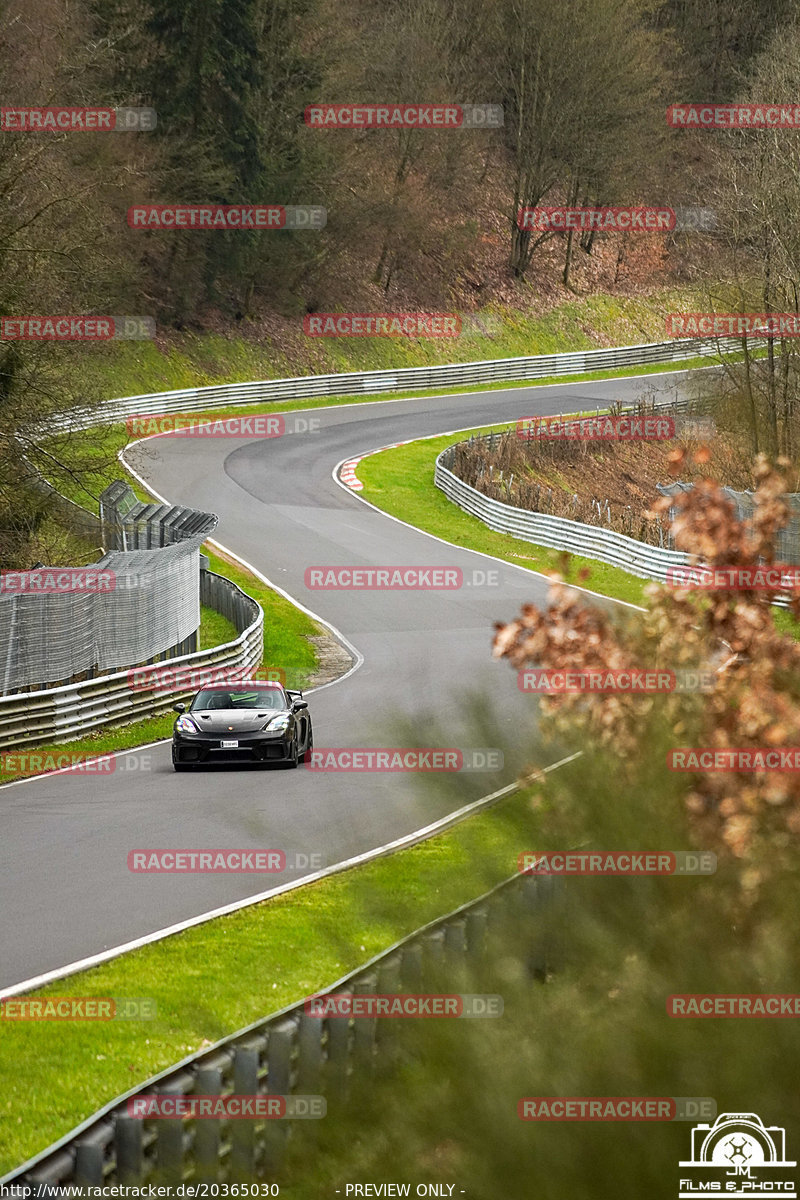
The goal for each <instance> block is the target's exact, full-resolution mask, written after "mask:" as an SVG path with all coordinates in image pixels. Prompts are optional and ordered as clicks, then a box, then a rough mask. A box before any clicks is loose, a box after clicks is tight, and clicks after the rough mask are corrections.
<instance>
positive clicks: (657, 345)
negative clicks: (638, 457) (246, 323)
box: [46, 338, 742, 434]
mask: <svg viewBox="0 0 800 1200" xmlns="http://www.w3.org/2000/svg"><path fill="white" fill-rule="evenodd" d="M741 346H742V343H741V340H740V339H738V338H719V339H718V340H713V339H706V338H676V339H673V340H672V341H670V342H645V343H643V344H642V345H639V346H615V347H611V348H610V349H607V350H582V351H580V352H577V353H565V354H538V355H532V356H525V357H522V358H498V359H490V360H487V361H481V362H469V363H446V364H442V365H439V366H430V367H401V368H399V369H398V370H396V371H392V370H388V371H351V372H346V373H344V374H340V375H299V376H295V377H293V378H291V379H263V380H259V381H257V382H254V383H226V384H221V385H214V386H211V387H202V388H186V389H185V390H181V391H174V392H150V393H147V394H145V395H141V396H123V397H120V398H119V399H117V400H109V401H108V402H107V403H105V404H102V405H100V406H99V407H97V408H94V409H86V410H80V409H78V410H75V411H73V412H71V413H65V414H64V415H63V416H62V417H60V418H58V419H54V420H53V421H51V422H50V423H49V426H48V430H47V431H46V433H47V434H52V433H53V432H57V431H60V430H67V429H88V428H89V427H90V426H92V425H103V424H113V423H114V422H119V421H122V420H124V419H125V417H129V416H135V415H138V414H142V415H145V414H148V413H149V414H157V413H177V412H202V411H203V410H205V409H209V410H213V409H219V408H229V407H232V406H238V405H244V404H263V403H266V402H269V401H278V400H308V399H312V398H314V397H316V396H322V397H324V396H348V395H370V394H371V393H373V392H385V391H404V390H405V389H412V390H413V389H414V388H440V387H441V388H447V387H461V386H464V385H465V384H472V383H476V384H477V383H498V382H502V381H503V380H508V381H509V382H514V381H516V380H524V379H544V378H547V377H549V376H551V375H552V376H560V375H581V374H584V373H585V372H587V371H609V370H614V369H615V368H618V367H637V366H646V365H647V364H648V363H667V362H680V361H681V360H682V359H687V358H698V357H703V358H706V357H714V356H715V355H717V354H718V353H719V351H720V350H721V351H723V352H726V351H727V352H732V351H736V350H740V349H741Z"/></svg>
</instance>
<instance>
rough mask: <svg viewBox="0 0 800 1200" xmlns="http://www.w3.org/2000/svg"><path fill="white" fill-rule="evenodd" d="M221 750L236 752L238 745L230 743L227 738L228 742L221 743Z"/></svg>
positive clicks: (233, 742)
mask: <svg viewBox="0 0 800 1200" xmlns="http://www.w3.org/2000/svg"><path fill="white" fill-rule="evenodd" d="M222 749H223V750H238V749H239V743H238V742H235V741H231V739H230V738H229V739H228V741H223V742H222Z"/></svg>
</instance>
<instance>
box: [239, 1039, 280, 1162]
mask: <svg viewBox="0 0 800 1200" xmlns="http://www.w3.org/2000/svg"><path fill="white" fill-rule="evenodd" d="M265 1045H266V1039H265V1038H263V1037H258V1038H252V1039H250V1040H248V1041H247V1042H244V1043H240V1044H239V1045H238V1046H237V1047H236V1048H235V1050H234V1052H233V1090H234V1093H235V1094H236V1095H237V1096H257V1095H258V1094H259V1089H258V1060H259V1050H262V1049H263V1048H264V1046H265ZM270 1124H272V1122H271V1121H270V1120H268V1121H267V1125H270ZM255 1161H256V1120H255V1119H252V1118H249V1117H247V1118H242V1119H240V1120H235V1121H231V1158H230V1164H231V1165H230V1178H231V1182H232V1183H249V1182H250V1181H251V1179H252V1178H253V1170H254V1167H255Z"/></svg>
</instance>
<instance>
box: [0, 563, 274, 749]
mask: <svg viewBox="0 0 800 1200" xmlns="http://www.w3.org/2000/svg"><path fill="white" fill-rule="evenodd" d="M200 601H201V603H202V604H207V605H208V606H209V608H213V609H214V610H215V611H217V612H221V613H223V615H224V616H226V617H227V618H228V619H229V620H230V621H232V622H233V624H234V625H235V627H236V629H237V630H239V631H240V633H239V636H238V637H237V638H236V639H235V640H234V641H232V642H226V643H225V644H224V645H222V646H213V647H212V648H211V649H209V650H198V651H196V652H194V653H192V654H183V655H180V656H179V657H176V658H169V659H167V660H165V661H163V662H161V663H158V664H156V666H155V667H154V668H153V670H154V671H156V670H158V669H169V670H170V671H172V670H176V669H179V668H181V669H183V670H187V671H200V670H203V669H207V668H214V669H215V670H219V671H230V672H231V673H232V674H236V675H246V674H247V673H248V672H249V671H251V670H254V669H255V668H256V667H257V666H258V665H259V663H260V662H261V657H262V652H263V637H264V612H263V609H262V608H261V606H260V605H259V604H257V603H256V601H255V600H253V599H251V598H250V596H248V595H246V594H245V593H244V592H243V591H242V590H241V588H239V587H237V586H236V584H235V583H232V582H231V581H230V580H229V579H225V578H224V577H223V576H221V575H215V574H213V572H211V571H202V572H201V573H200ZM193 690H195V689H183V690H181V689H179V688H178V689H175V690H174V691H170V692H164V691H162V690H161V689H160V688H157V687H156V686H155V685H153V686H150V687H147V688H142V689H141V690H140V689H139V688H138V687H137V688H136V689H134V688H133V687H132V686H131V680H130V669H129V670H125V671H117V672H115V674H113V675H102V676H100V677H98V678H97V679H87V680H86V681H85V682H83V683H72V684H67V685H66V686H64V687H57V688H44V689H42V690H40V691H37V692H25V693H20V694H19V695H16V696H0V750H8V749H11V748H16V747H19V746H41V745H46V744H49V743H51V742H60V741H65V740H67V739H69V738H75V737H80V735H81V734H83V733H87V732H89V730H92V729H96V728H97V727H98V726H99V725H105V724H110V723H114V722H120V721H134V720H137V719H141V718H143V717H150V716H155V715H156V714H158V713H160V712H166V711H168V710H169V709H170V708H171V707H172V705H173V704H174V703H175V701H176V700H179V699H181V697H186V696H189V695H191V694H192V691H193Z"/></svg>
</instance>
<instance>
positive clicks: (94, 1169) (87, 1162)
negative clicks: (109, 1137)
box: [75, 1141, 103, 1186]
mask: <svg viewBox="0 0 800 1200" xmlns="http://www.w3.org/2000/svg"><path fill="white" fill-rule="evenodd" d="M102 1182H103V1147H102V1145H99V1144H98V1143H97V1142H96V1141H85V1142H79V1143H78V1145H77V1146H76V1147H75V1183H77V1184H80V1185H81V1186H85V1185H86V1184H93V1185H98V1184H102Z"/></svg>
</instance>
